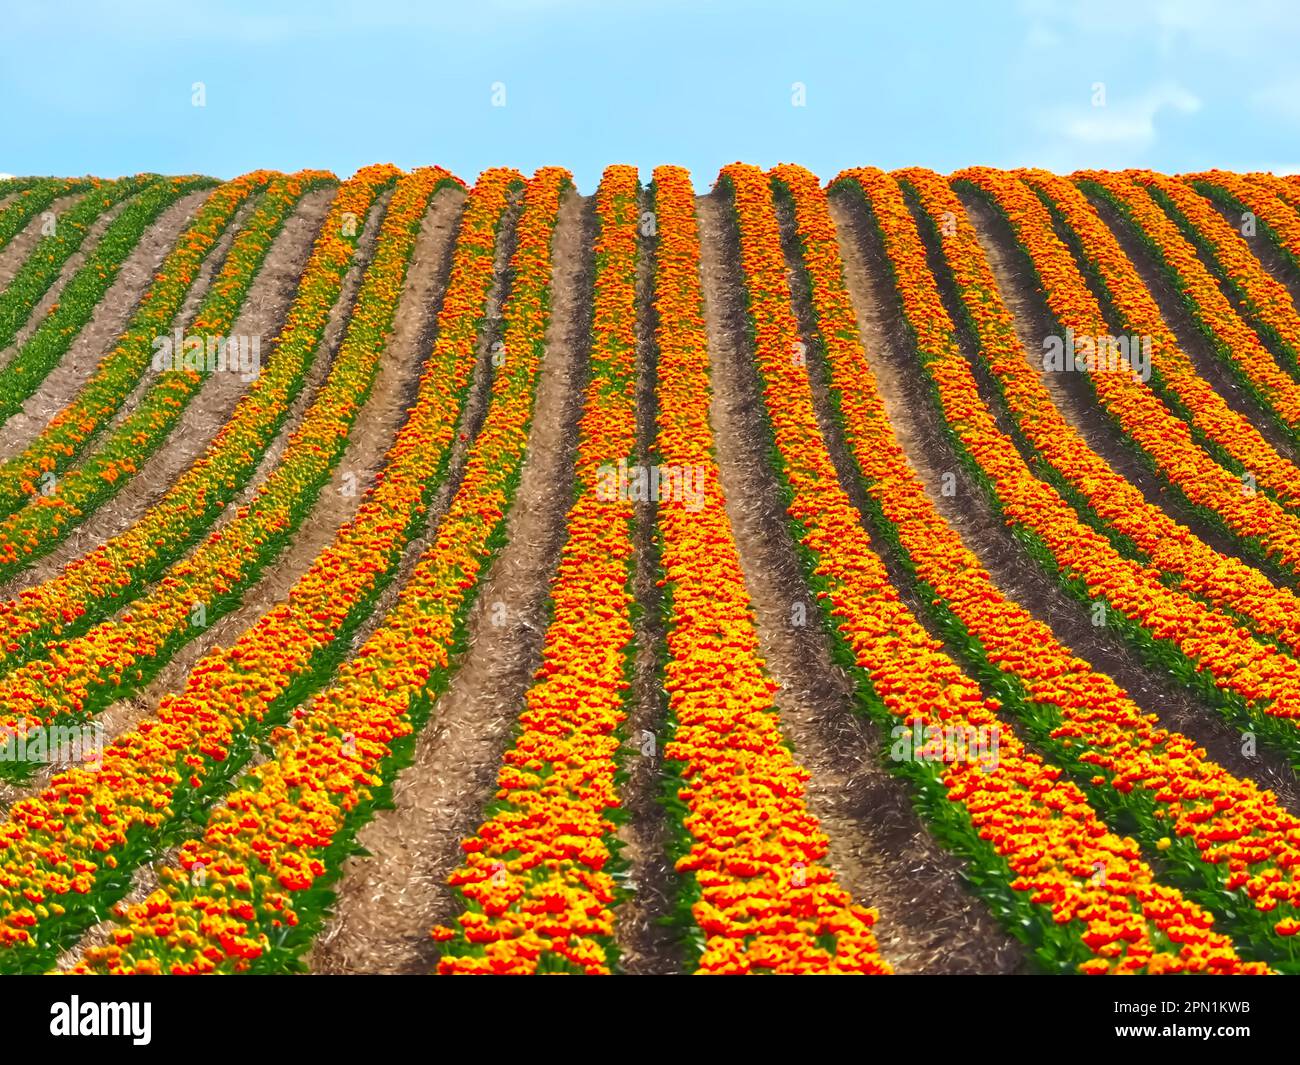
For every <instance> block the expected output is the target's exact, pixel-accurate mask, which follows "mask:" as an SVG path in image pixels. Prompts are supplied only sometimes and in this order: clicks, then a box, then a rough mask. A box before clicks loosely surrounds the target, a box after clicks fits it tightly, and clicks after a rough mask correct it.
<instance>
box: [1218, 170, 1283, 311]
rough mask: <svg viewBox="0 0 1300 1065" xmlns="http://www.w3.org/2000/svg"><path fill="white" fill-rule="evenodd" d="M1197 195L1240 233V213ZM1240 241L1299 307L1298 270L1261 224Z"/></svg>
mask: <svg viewBox="0 0 1300 1065" xmlns="http://www.w3.org/2000/svg"><path fill="white" fill-rule="evenodd" d="M1198 195H1200V196H1202V198H1204V200H1205V202H1206V203H1208V204H1209V205H1210V206H1211V207H1212V208H1214V210H1216V211H1218V212H1219V215H1220V216H1221V217H1222V218H1223V220H1224V221H1225V222H1227V223H1228V225H1229V226H1231V227H1232V228H1233V229H1234V230H1236V231H1237V232H1238V233H1241V226H1242V217H1241V213H1240V212H1238V211H1234V210H1233V209H1232V208H1231V207H1227V206H1225V205H1224V204H1221V203H1220V202H1219V201H1218V200H1213V199H1210V197H1208V196H1205V194H1204V193H1198ZM1242 239H1243V240H1245V242H1246V245H1247V247H1249V248H1250V251H1251V254H1252V255H1254V256H1255V258H1256V259H1257V260H1258V261H1259V264H1260V266H1262V267H1263V268H1264V269H1265V271H1267V272H1268V273H1269V274H1271V275H1272V277H1273V280H1274V281H1277V282H1278V283H1279V284H1281V285H1284V286H1286V290H1287V292H1289V293H1290V294H1291V302H1292V304H1294V305H1295V306H1296V307H1300V269H1297V268H1296V267H1295V266H1293V265H1292V263H1291V260H1290V259H1288V258H1287V257H1286V255H1285V254H1284V253H1283V251H1282V249H1281V248H1279V247H1278V246H1277V245H1276V244H1275V243H1273V240H1272V238H1271V237H1269V235H1268V234H1267V233H1266V232H1265V231H1264V225H1263V223H1262V222H1258V223H1257V224H1256V227H1255V235H1254V236H1253V237H1246V236H1244V235H1243V237H1242Z"/></svg>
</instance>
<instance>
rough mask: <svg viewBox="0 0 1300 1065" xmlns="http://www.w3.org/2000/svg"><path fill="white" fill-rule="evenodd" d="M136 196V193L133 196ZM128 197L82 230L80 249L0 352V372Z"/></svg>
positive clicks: (60, 296) (36, 326) (59, 293)
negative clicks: (83, 231) (82, 236)
mask: <svg viewBox="0 0 1300 1065" xmlns="http://www.w3.org/2000/svg"><path fill="white" fill-rule="evenodd" d="M137 195H138V194H137ZM131 199H134V197H130V198H128V199H126V200H121V201H119V202H118V203H115V204H114V205H113V206H112V207H110V208H109V209H108V210H107V211H105V212H104V213H103V214H101V215H100V216H99V217H98V218H97V219H95V221H94V222H93V223H92V224H91V225H90V226H89V227H87V229H86V234H85V237H84V238H83V239H82V241H81V246H80V247H78V248H77V250H76V251H74V252H73V253H72V254H71V255H69V256H68V258H67V259H66V260H65V261H64V263H63V267H62V269H61V270H60V271H59V276H58V277H56V278H55V279H54V282H53V284H51V285H50V287H49V288H48V289H47V290H46V292H45V295H43V296H42V297H41V298H40V300H38V301H37V303H36V306H35V307H33V308H32V313H31V314H30V315H28V317H27V321H26V322H24V323H23V324H22V326H20V327H19V329H18V332H16V333H15V334H14V339H13V341H12V342H11V343H10V344H9V346H8V347H6V348H5V349H4V350H3V351H0V369H3V368H4V367H5V366H8V365H9V363H11V362H12V361H13V359H14V356H15V355H17V354H18V351H19V350H20V349H21V348H22V346H23V345H24V344H26V343H27V341H28V340H29V339H30V338H31V335H32V334H33V333H35V332H36V330H37V329H38V328H39V327H40V324H41V323H42V322H43V321H45V319H46V318H47V317H48V316H49V313H50V310H51V308H53V307H54V305H55V304H57V303H58V302H59V300H60V299H61V298H62V295H63V290H64V288H65V287H67V284H68V282H69V281H71V280H72V278H73V277H74V276H75V275H76V273H77V271H78V270H80V269H81V268H82V267H83V266H85V265H86V260H87V259H88V258H90V256H91V254H93V252H94V250H95V248H96V247H98V246H99V242H100V240H101V239H102V238H103V236H104V231H105V230H107V229H108V227H109V226H111V225H112V224H113V223H114V222H115V221H117V216H118V215H120V214H121V213H122V212H123V211H124V210H126V207H127V204H128V203H130V202H131Z"/></svg>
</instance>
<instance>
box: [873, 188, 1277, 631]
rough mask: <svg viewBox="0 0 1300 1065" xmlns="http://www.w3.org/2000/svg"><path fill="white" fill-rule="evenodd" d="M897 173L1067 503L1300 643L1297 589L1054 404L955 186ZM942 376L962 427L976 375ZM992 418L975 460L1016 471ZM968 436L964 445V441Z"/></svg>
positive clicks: (1232, 609) (1179, 577)
mask: <svg viewBox="0 0 1300 1065" xmlns="http://www.w3.org/2000/svg"><path fill="white" fill-rule="evenodd" d="M898 177H899V179H900V180H901V181H902V183H903V186H904V187H905V188H906V189H907V190H909V191H910V192H911V194H912V195H914V196H915V197H916V198H917V201H918V206H919V212H918V213H919V215H920V217H921V219H922V220H923V222H924V223H925V224H926V226H927V228H928V229H929V230H930V231H931V232H932V233H933V234H935V235H936V237H938V236H939V235H940V234H941V235H942V236H941V240H940V243H941V248H940V251H941V255H942V259H943V262H944V265H945V268H946V269H947V270H948V271H950V273H951V276H952V278H953V281H954V287H955V290H956V294H957V297H958V299H957V306H958V310H959V313H961V314H962V315H963V317H964V320H965V324H966V325H967V326H968V327H969V330H970V334H971V338H972V341H973V347H974V351H975V353H976V354H977V356H978V357H979V358H980V359H981V360H982V362H983V363H984V365H985V366H986V367H987V369H988V373H989V379H990V380H991V381H992V382H993V385H994V387H995V389H996V390H997V392H998V394H999V395H1000V397H1001V399H1002V401H1003V404H1004V406H1005V408H1006V410H1007V411H1008V412H1009V414H1010V416H1011V420H1012V424H1013V425H1014V427H1015V429H1016V431H1017V432H1018V434H1019V436H1020V439H1022V440H1023V441H1024V442H1025V443H1026V445H1027V447H1028V449H1029V451H1030V453H1031V455H1032V456H1033V458H1034V468H1035V470H1036V471H1037V472H1038V474H1039V475H1040V476H1042V477H1043V478H1045V479H1046V480H1047V481H1048V483H1049V484H1051V485H1052V486H1053V487H1055V488H1056V489H1057V491H1058V492H1059V493H1060V495H1061V496H1062V497H1064V498H1065V499H1067V500H1068V501H1069V502H1070V503H1071V504H1072V505H1073V506H1074V507H1075V509H1076V510H1077V511H1078V513H1079V515H1080V517H1081V518H1082V519H1083V521H1084V522H1085V523H1086V524H1088V525H1090V526H1092V527H1093V528H1095V529H1096V530H1097V531H1098V532H1101V533H1103V534H1104V535H1106V536H1107V537H1108V538H1109V539H1110V540H1111V542H1112V546H1113V547H1114V548H1115V550H1116V551H1117V552H1119V553H1120V554H1122V555H1124V556H1125V557H1128V558H1133V559H1136V560H1137V561H1138V562H1140V563H1143V564H1149V565H1151V566H1153V567H1154V568H1155V569H1156V570H1158V571H1159V572H1160V573H1161V574H1163V575H1164V577H1165V579H1166V580H1176V581H1177V582H1178V583H1177V585H1176V587H1178V588H1180V589H1182V590H1183V591H1184V592H1186V593H1188V595H1189V596H1191V597H1193V598H1198V599H1201V600H1204V601H1206V602H1208V603H1210V604H1212V605H1213V606H1214V608H1215V609H1216V610H1218V611H1219V612H1221V613H1225V614H1227V615H1229V616H1231V617H1233V618H1234V619H1236V620H1237V621H1239V622H1240V623H1241V624H1243V625H1245V626H1246V627H1248V628H1250V629H1252V630H1254V631H1255V632H1257V633H1259V634H1261V635H1262V636H1263V637H1264V638H1265V639H1266V640H1270V641H1276V643H1278V644H1279V645H1281V646H1282V647H1285V648H1286V649H1287V650H1288V651H1289V652H1291V653H1293V654H1297V653H1300V597H1297V596H1296V594H1295V593H1294V592H1293V591H1291V590H1290V589H1289V588H1286V587H1277V586H1275V585H1274V584H1272V583H1271V582H1270V581H1269V580H1268V578H1267V577H1266V576H1264V574H1262V573H1260V572H1259V570H1257V569H1255V568H1253V567H1251V566H1248V565H1246V564H1245V563H1243V562H1241V561H1240V560H1239V559H1237V558H1235V557H1233V556H1231V555H1224V554H1222V553H1220V552H1218V551H1216V550H1214V549H1213V548H1212V547H1210V546H1209V545H1208V544H1206V543H1205V542H1204V541H1203V540H1201V539H1199V538H1198V537H1197V536H1196V535H1195V534H1194V533H1192V532H1191V530H1189V529H1188V528H1187V527H1186V526H1183V525H1180V524H1178V523H1177V522H1176V521H1174V520H1173V519H1172V518H1171V517H1170V516H1169V515H1168V514H1167V513H1166V512H1165V511H1164V510H1163V509H1161V508H1160V507H1159V506H1157V505H1155V504H1153V503H1151V502H1149V501H1147V499H1146V498H1145V497H1144V496H1143V494H1142V492H1141V491H1140V490H1139V489H1138V488H1137V487H1136V486H1135V485H1133V484H1131V483H1129V482H1128V481H1127V480H1125V478H1124V477H1123V476H1122V475H1121V474H1119V473H1118V472H1116V471H1115V470H1114V469H1113V468H1112V467H1111V466H1110V465H1109V464H1107V462H1106V461H1105V459H1103V458H1102V457H1101V456H1100V455H1098V454H1097V453H1096V452H1095V451H1093V450H1092V449H1091V448H1090V447H1089V446H1088V443H1087V441H1086V439H1085V438H1084V437H1083V436H1082V435H1081V434H1080V433H1079V432H1078V430H1077V429H1075V428H1074V427H1073V426H1072V425H1071V424H1070V423H1069V422H1068V421H1067V420H1066V419H1065V418H1064V417H1063V416H1062V414H1061V412H1060V410H1059V409H1058V408H1057V407H1056V406H1055V404H1054V402H1053V400H1052V396H1051V393H1050V392H1049V391H1048V390H1047V388H1046V387H1045V386H1044V384H1043V381H1042V379H1041V377H1040V375H1039V371H1038V370H1037V369H1036V368H1035V367H1034V366H1032V365H1031V363H1030V362H1029V361H1028V360H1027V359H1026V358H1025V356H1024V354H1023V352H1022V350H1021V346H1020V341H1019V339H1018V336H1017V333H1016V325H1015V321H1014V319H1013V318H1012V315H1011V313H1010V311H1009V310H1008V309H1007V307H1006V305H1005V303H1004V302H1003V301H1002V297H1001V295H1000V293H999V291H998V287H997V283H996V281H995V280H994V277H993V274H992V271H991V270H990V268H989V265H988V262H987V260H986V259H985V257H984V253H983V251H982V249H981V247H980V244H979V239H978V237H977V236H976V234H975V230H974V228H973V227H972V226H971V224H970V221H969V220H968V219H967V217H966V215H965V213H964V211H963V209H962V205H961V203H960V201H959V200H958V199H957V197H956V195H955V194H954V193H953V190H952V189H951V188H950V187H949V185H948V183H947V182H946V181H944V180H943V179H942V178H940V177H939V176H938V175H936V174H934V173H932V172H930V171H927V170H921V169H909V170H905V171H901V172H900V173H899V175H898ZM917 283H918V284H920V283H921V282H920V281H919V280H918V282H917ZM942 384H943V387H942V388H941V389H940V398H941V400H943V402H945V403H947V404H950V405H951V409H952V410H953V411H954V414H953V418H952V421H953V425H954V426H956V427H958V429H959V430H960V427H961V425H962V424H963V419H964V417H965V415H964V413H959V412H964V411H966V409H967V406H968V404H970V403H972V402H978V401H979V397H978V392H977V390H976V388H975V384H974V379H973V378H971V377H970V376H969V373H968V372H963V371H962V369H961V365H960V364H959V363H957V362H955V361H954V362H953V363H952V365H951V367H950V369H949V372H948V373H947V374H945V375H944V377H943V378H942ZM956 389H960V391H954V390H956ZM990 425H991V423H987V422H986V423H984V424H983V425H982V426H981V427H980V436H979V447H978V453H979V455H980V456H982V459H981V461H982V463H983V466H984V467H985V468H986V469H987V470H989V471H993V470H996V469H1004V470H1007V471H1014V470H1015V469H1016V468H1017V466H1018V463H1017V460H1016V457H1015V454H1014V446H1013V445H1012V443H1011V441H1009V440H1007V441H1002V440H1001V439H1000V437H999V436H998V435H993V434H992V433H991V432H990ZM963 439H966V438H965V437H963ZM967 446H972V445H971V444H970V442H969V441H968V442H967ZM993 448H996V449H997V451H996V452H995V451H993V450H991V449H993ZM1027 472H1028V471H1027V470H1026V473H1027ZM989 475H990V476H992V473H991V472H990V474H989Z"/></svg>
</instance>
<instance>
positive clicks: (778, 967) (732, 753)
mask: <svg viewBox="0 0 1300 1065" xmlns="http://www.w3.org/2000/svg"><path fill="white" fill-rule="evenodd" d="M654 208H655V216H656V220H657V224H656V230H657V234H658V240H657V244H656V249H655V292H654V308H655V312H656V314H657V316H658V324H657V327H656V332H655V340H656V346H657V349H658V380H657V383H656V390H655V399H656V409H657V411H658V412H659V424H658V435H657V438H656V443H655V451H656V453H657V456H658V458H659V460H660V461H661V462H662V463H664V464H666V465H667V466H668V468H669V469H677V470H681V471H696V473H697V489H698V492H697V494H696V496H695V497H692V499H691V500H689V501H688V500H686V499H682V498H678V497H675V498H673V499H671V500H661V501H660V504H659V508H658V514H659V538H660V561H661V565H662V571H663V576H662V577H661V579H660V582H661V586H662V587H663V589H664V598H663V609H664V625H665V631H666V633H667V640H666V642H667V656H666V663H665V666H664V672H663V686H664V690H665V691H666V692H667V695H668V717H669V723H670V727H671V730H672V731H671V736H670V739H669V742H668V743H667V744H666V745H665V747H664V751H663V755H664V759H665V769H666V771H667V773H668V774H669V781H670V784H669V786H670V787H671V789H672V790H671V792H670V794H669V804H668V809H669V811H670V813H672V814H674V815H675V816H676V817H680V819H681V820H680V824H679V825H678V826H677V827H678V832H679V833H680V836H679V839H678V840H677V842H676V845H675V847H674V850H675V852H676V856H677V861H676V867H677V871H678V873H680V874H683V880H682V883H681V889H680V901H679V907H680V908H681V910H682V911H683V912H682V914H681V917H682V919H683V923H685V922H686V921H689V922H690V925H689V926H688V927H687V929H686V931H687V942H688V945H689V946H690V948H691V950H690V951H689V956H688V963H690V962H693V964H694V966H695V968H696V971H698V972H700V973H706V974H744V973H761V972H776V973H860V974H883V973H888V972H890V971H891V968H890V966H889V964H888V962H886V961H885V960H884V959H883V958H882V957H881V955H880V953H879V950H878V946H877V943H876V938H875V934H874V933H873V931H872V926H873V925H874V924H875V921H876V916H877V915H876V912H875V911H874V910H869V909H864V908H862V907H861V906H858V905H856V904H855V903H854V901H853V899H852V898H851V897H850V896H849V894H848V893H847V892H846V891H845V890H844V889H843V888H842V887H840V885H839V884H838V883H837V882H836V880H835V876H834V874H833V872H832V871H831V870H830V869H829V868H828V867H827V865H826V864H825V860H826V855H827V851H828V840H827V838H826V835H825V834H824V833H823V832H822V830H821V825H820V823H819V822H818V820H817V818H816V816H815V815H814V814H813V813H812V811H811V810H810V809H809V808H808V805H807V802H806V800H805V792H806V789H807V784H808V780H809V774H808V772H807V770H806V769H804V767H803V766H801V765H800V764H799V763H798V762H797V761H796V759H795V758H794V756H793V754H792V753H791V751H790V749H789V748H788V746H786V744H785V742H784V739H783V736H782V733H781V726H780V721H779V720H778V714H777V711H776V707H775V705H774V700H773V696H774V694H775V692H776V690H777V689H776V685H775V683H774V682H773V681H772V679H771V677H770V676H769V675H768V672H767V668H766V665H765V663H764V661H763V658H762V655H761V653H760V651H759V647H758V633H757V628H756V624H755V619H754V614H753V609H752V607H751V605H750V601H749V597H748V593H747V591H746V588H745V580H744V574H743V572H742V570H741V565H740V557H739V552H738V548H737V545H736V542H735V539H734V536H733V534H732V530H731V524H730V521H729V519H728V516H727V510H726V500H725V498H724V496H723V491H722V485H721V479H720V474H719V470H718V468H717V464H716V462H715V461H714V458H713V454H712V452H713V433H712V430H711V428H710V425H709V396H710V395H711V391H712V390H711V386H710V383H709V352H708V343H707V338H706V330H705V322H704V300H703V290H702V286H701V274H700V256H701V252H700V238H699V228H698V222H697V220H696V216H695V196H694V192H693V190H692V187H691V181H690V176H689V174H687V172H686V171H684V170H682V169H680V168H678V167H660V168H658V169H657V170H656V171H655V174H654ZM679 495H680V494H679Z"/></svg>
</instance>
